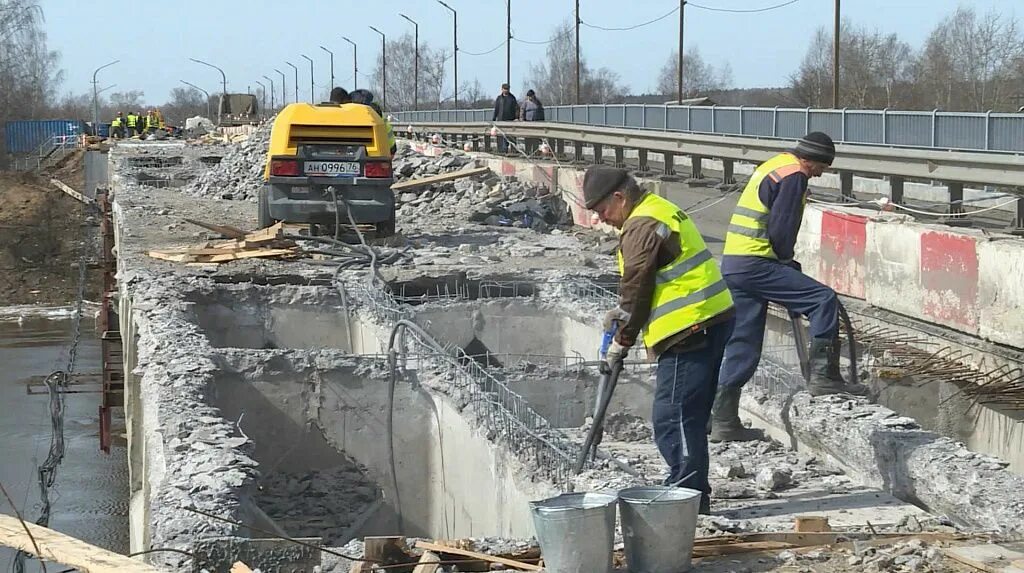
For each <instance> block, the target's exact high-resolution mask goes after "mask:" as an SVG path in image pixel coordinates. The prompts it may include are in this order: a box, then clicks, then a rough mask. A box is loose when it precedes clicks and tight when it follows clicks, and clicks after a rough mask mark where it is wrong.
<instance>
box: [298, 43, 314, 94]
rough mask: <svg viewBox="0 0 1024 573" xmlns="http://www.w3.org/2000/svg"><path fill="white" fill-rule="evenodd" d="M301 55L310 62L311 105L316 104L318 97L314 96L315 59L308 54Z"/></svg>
mask: <svg viewBox="0 0 1024 573" xmlns="http://www.w3.org/2000/svg"><path fill="white" fill-rule="evenodd" d="M299 55H300V56H302V57H303V58H306V61H308V62H309V103H316V101H315V100H316V97H315V96H314V95H313V58H311V57H309V56H307V55H306V54H299Z"/></svg>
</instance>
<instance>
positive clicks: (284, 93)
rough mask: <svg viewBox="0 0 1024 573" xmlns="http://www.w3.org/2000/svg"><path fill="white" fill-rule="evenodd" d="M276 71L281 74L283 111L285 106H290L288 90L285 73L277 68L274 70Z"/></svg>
mask: <svg viewBox="0 0 1024 573" xmlns="http://www.w3.org/2000/svg"><path fill="white" fill-rule="evenodd" d="M274 71H275V72H277V73H279V74H281V108H282V109H283V108H284V106H286V105H288V90H287V87H286V85H285V84H286V82H285V81H284V72H282V71H281V70H279V69H277V68H274Z"/></svg>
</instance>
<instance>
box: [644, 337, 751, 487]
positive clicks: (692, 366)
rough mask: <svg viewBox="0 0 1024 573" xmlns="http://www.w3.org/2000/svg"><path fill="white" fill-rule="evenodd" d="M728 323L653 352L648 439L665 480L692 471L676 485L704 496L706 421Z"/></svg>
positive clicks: (707, 462)
mask: <svg viewBox="0 0 1024 573" xmlns="http://www.w3.org/2000/svg"><path fill="white" fill-rule="evenodd" d="M732 328H733V321H732V320H730V321H728V322H724V323H722V324H716V325H714V326H712V327H711V328H709V329H708V330H707V331H706V333H707V334H706V336H705V337H704V340H703V341H701V342H700V343H698V344H695V345H694V346H693V347H690V348H686V350H685V351H682V352H676V351H674V350H667V351H665V352H663V353H662V354H661V356H659V357H658V371H657V389H656V390H655V391H654V413H653V416H652V419H653V422H654V424H653V425H654V441H655V443H656V444H657V445H658V451H660V452H661V457H663V458H665V463H667V464H668V467H669V474H668V479H667V480H666V481H665V483H666V484H672V483H675V482H677V481H679V480H681V479H683V477H684V476H686V475H689V474H690V473H691V472H694V474H693V475H692V476H690V477H689V478H687V479H685V480H683V481H682V483H680V484H679V486H680V487H687V488H690V489H695V490H698V491H702V492H704V493H705V494H707V495H709V496H710V495H711V485H710V484H709V483H708V465H709V461H708V435H707V425H708V419H709V418H710V417H711V406H712V405H713V404H714V402H715V390H716V389H717V387H718V370H719V368H720V367H721V365H722V353H723V352H724V350H725V343H726V341H727V340H728V339H729V334H730V333H731V332H732Z"/></svg>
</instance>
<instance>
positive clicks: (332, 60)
mask: <svg viewBox="0 0 1024 573" xmlns="http://www.w3.org/2000/svg"><path fill="white" fill-rule="evenodd" d="M320 49H321V50H323V51H325V52H327V53H328V54H330V55H331V83H330V84H329V85H328V87H327V89H328V90H333V89H334V52H332V51H330V50H328V49H327V48H325V47H323V46H320Z"/></svg>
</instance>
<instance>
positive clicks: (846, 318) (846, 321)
mask: <svg viewBox="0 0 1024 573" xmlns="http://www.w3.org/2000/svg"><path fill="white" fill-rule="evenodd" d="M837 302H838V303H839V320H841V321H843V326H844V327H846V345H847V347H848V350H847V354H848V358H849V359H850V375H849V376H850V379H849V380H848V381H847V383H848V384H856V383H857V382H859V380H858V378H857V374H858V372H857V339H856V337H855V336H854V334H853V321H851V320H850V315H849V313H847V312H846V307H845V306H843V303H842V301H837Z"/></svg>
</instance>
